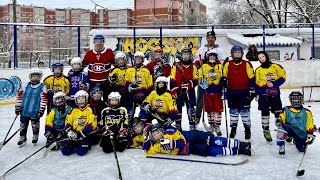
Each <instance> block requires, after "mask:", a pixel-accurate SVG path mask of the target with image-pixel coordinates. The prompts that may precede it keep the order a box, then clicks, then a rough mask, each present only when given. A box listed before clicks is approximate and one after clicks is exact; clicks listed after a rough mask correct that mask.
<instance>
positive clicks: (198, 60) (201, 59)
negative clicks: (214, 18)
mask: <svg viewBox="0 0 320 180" xmlns="http://www.w3.org/2000/svg"><path fill="white" fill-rule="evenodd" d="M216 39H217V37H216V33H215V32H214V31H208V32H207V37H206V40H207V44H204V45H203V46H201V47H200V48H199V49H198V51H197V53H196V55H195V58H194V59H195V60H194V64H196V65H197V67H198V68H200V67H201V65H202V64H204V63H206V61H205V54H206V53H207V52H208V51H209V50H212V49H214V50H215V51H216V53H217V54H218V59H219V60H220V61H223V60H224V56H223V51H222V49H221V48H219V47H218V46H217V45H216ZM203 93H204V91H203V90H202V88H201V87H200V86H198V91H197V108H196V124H198V123H199V122H200V118H201V112H202V108H203Z"/></svg>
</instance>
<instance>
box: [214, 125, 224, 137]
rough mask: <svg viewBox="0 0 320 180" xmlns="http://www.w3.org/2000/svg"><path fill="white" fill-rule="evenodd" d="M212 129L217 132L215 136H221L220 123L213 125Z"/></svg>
mask: <svg viewBox="0 0 320 180" xmlns="http://www.w3.org/2000/svg"><path fill="white" fill-rule="evenodd" d="M214 131H215V132H216V133H217V136H222V133H221V129H220V125H215V126H214Z"/></svg>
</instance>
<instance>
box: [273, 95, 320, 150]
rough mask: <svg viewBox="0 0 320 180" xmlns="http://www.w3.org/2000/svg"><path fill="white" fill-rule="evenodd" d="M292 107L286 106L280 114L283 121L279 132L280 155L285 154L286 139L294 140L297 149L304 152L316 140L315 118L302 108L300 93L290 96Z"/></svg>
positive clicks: (280, 123)
mask: <svg viewBox="0 0 320 180" xmlns="http://www.w3.org/2000/svg"><path fill="white" fill-rule="evenodd" d="M289 100H290V104H291V106H286V107H284V108H283V109H282V112H281V114H280V118H281V121H280V122H278V123H279V125H278V126H279V127H280V128H279V129H278V131H277V145H278V146H279V147H280V148H279V154H280V155H284V154H285V139H286V137H289V138H293V140H294V142H295V145H296V147H297V149H298V150H299V151H300V152H304V151H305V150H306V148H307V145H310V144H312V143H313V141H314V139H315V135H313V132H314V122H313V116H312V113H311V111H310V110H309V109H307V108H305V107H303V106H302V104H303V95H302V93H301V92H299V91H292V92H291V93H290V95H289Z"/></svg>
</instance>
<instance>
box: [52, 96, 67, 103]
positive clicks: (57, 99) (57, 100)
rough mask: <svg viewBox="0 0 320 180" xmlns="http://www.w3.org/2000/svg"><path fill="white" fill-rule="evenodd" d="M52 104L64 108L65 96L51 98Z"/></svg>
mask: <svg viewBox="0 0 320 180" xmlns="http://www.w3.org/2000/svg"><path fill="white" fill-rule="evenodd" d="M53 104H54V105H55V106H64V105H65V104H66V97H65V95H60V96H57V97H53Z"/></svg>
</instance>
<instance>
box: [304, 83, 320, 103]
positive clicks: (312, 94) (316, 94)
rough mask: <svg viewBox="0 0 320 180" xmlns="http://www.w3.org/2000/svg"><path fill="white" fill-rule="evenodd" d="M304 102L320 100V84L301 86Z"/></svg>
mask: <svg viewBox="0 0 320 180" xmlns="http://www.w3.org/2000/svg"><path fill="white" fill-rule="evenodd" d="M301 88H302V94H303V99H304V102H320V86H301Z"/></svg>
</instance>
